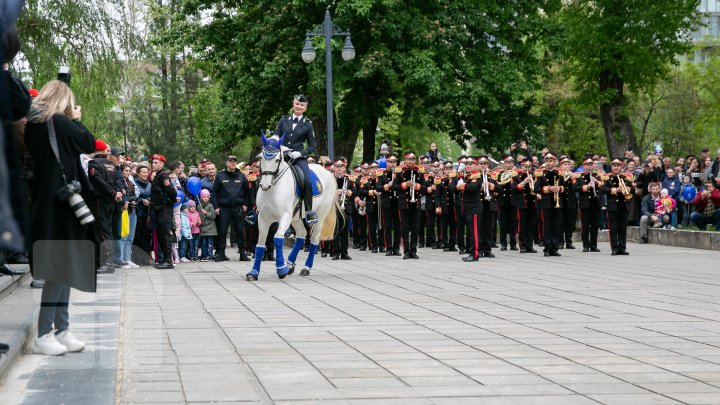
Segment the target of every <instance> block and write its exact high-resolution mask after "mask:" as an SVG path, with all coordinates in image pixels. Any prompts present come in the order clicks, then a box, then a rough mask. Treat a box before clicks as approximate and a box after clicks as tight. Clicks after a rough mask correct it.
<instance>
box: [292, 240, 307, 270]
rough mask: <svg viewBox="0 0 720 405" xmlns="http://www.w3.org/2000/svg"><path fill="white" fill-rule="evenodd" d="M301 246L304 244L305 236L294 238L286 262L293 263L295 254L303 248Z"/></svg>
mask: <svg viewBox="0 0 720 405" xmlns="http://www.w3.org/2000/svg"><path fill="white" fill-rule="evenodd" d="M303 246H305V238H296V239H295V245H294V246H293V248H292V251H291V252H290V255H289V256H288V262H290V263H292V264H295V260H297V255H298V253H299V252H300V249H302V248H303Z"/></svg>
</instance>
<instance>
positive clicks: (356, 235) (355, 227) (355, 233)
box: [345, 163, 365, 250]
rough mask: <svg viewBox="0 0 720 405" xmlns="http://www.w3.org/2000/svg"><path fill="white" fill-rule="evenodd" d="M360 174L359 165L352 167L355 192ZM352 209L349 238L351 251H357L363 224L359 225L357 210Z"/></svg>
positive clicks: (360, 243)
mask: <svg viewBox="0 0 720 405" xmlns="http://www.w3.org/2000/svg"><path fill="white" fill-rule="evenodd" d="M345 164H347V163H345ZM361 173H362V169H361V167H360V166H359V165H358V166H355V167H353V172H352V179H353V183H354V186H355V189H356V190H357V187H358V181H359V180H360V175H361ZM353 208H354V209H353V210H352V215H351V217H352V231H351V232H352V235H351V237H352V241H353V244H352V247H353V249H358V248H361V247H362V242H363V237H362V235H361V234H360V230H361V229H362V228H363V227H364V225H365V224H361V223H360V222H361V221H362V220H361V219H360V217H359V215H358V210H357V209H355V208H356V207H353ZM363 250H364V249H363Z"/></svg>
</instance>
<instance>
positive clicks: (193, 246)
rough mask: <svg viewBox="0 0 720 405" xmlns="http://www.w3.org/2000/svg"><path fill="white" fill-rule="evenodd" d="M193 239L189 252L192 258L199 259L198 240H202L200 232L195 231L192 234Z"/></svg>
mask: <svg viewBox="0 0 720 405" xmlns="http://www.w3.org/2000/svg"><path fill="white" fill-rule="evenodd" d="M192 237H193V238H192V239H190V252H188V256H190V259H192V260H195V259H197V257H198V255H197V252H198V242H199V241H200V234H199V233H194V234H192Z"/></svg>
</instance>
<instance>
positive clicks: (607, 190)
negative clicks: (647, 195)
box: [602, 174, 654, 212]
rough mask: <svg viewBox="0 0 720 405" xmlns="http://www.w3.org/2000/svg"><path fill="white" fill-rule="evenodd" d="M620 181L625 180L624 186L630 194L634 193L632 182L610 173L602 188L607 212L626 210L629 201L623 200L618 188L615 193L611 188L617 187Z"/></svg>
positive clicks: (623, 197)
mask: <svg viewBox="0 0 720 405" xmlns="http://www.w3.org/2000/svg"><path fill="white" fill-rule="evenodd" d="M620 181H623V182H625V186H626V187H627V189H628V191H629V193H630V194H631V195H632V194H633V193H635V187H633V186H632V183H630V182H629V181H628V180H626V179H625V177H624V176H622V177H618V176H616V175H614V174H611V175H610V178H609V179H608V181H606V182H605V184H604V185H603V188H602V191H603V195H604V196H606V197H607V210H608V212H614V211H627V210H628V207H629V203H628V202H627V201H626V200H625V196H624V195H623V193H621V192H620V190H617V192H616V193H615V194H613V193H612V189H613V188H619V186H620ZM653 210H654V208H653Z"/></svg>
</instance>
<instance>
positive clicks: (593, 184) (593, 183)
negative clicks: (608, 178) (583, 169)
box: [588, 173, 597, 197]
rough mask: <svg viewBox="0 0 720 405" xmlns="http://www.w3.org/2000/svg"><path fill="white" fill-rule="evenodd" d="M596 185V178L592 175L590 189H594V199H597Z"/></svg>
mask: <svg viewBox="0 0 720 405" xmlns="http://www.w3.org/2000/svg"><path fill="white" fill-rule="evenodd" d="M595 183H596V181H595V176H594V175H593V174H592V173H590V182H589V183H588V187H592V191H593V197H597V186H596V185H595Z"/></svg>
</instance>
